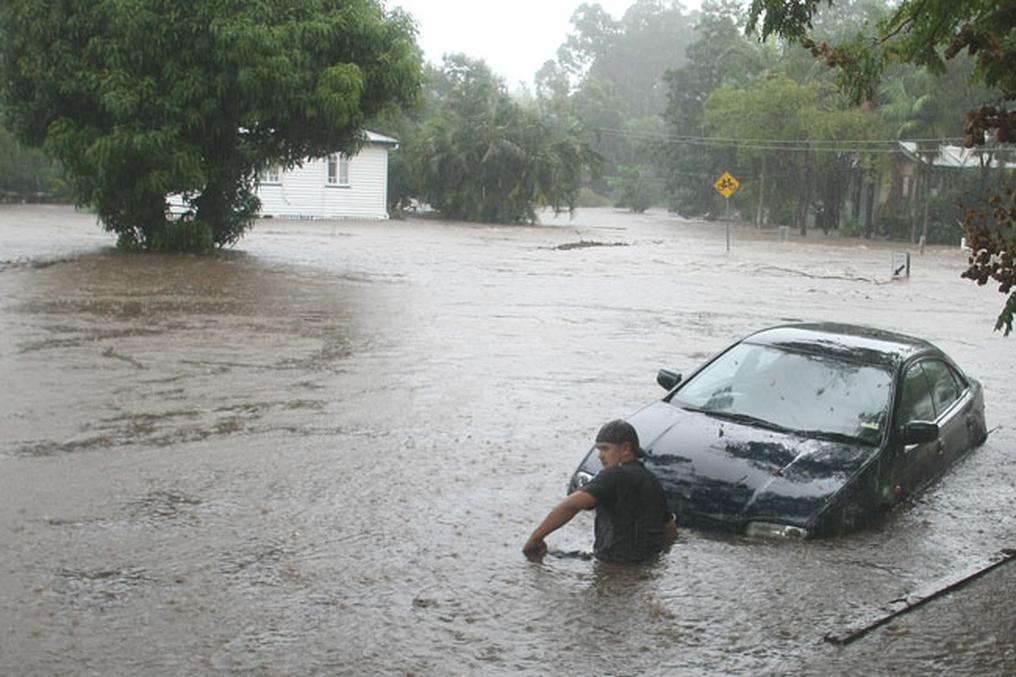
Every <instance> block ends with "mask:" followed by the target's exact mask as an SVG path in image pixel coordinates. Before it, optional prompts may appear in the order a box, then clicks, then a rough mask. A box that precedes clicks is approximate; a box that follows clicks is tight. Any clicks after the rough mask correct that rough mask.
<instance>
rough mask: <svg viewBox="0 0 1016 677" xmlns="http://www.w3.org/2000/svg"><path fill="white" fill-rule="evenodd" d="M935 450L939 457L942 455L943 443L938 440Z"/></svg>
mask: <svg viewBox="0 0 1016 677" xmlns="http://www.w3.org/2000/svg"><path fill="white" fill-rule="evenodd" d="M935 448H936V449H938V453H939V455H942V454H944V453H945V442H943V441H942V440H939V441H938V444H936V445H935Z"/></svg>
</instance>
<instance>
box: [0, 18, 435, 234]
mask: <svg viewBox="0 0 1016 677" xmlns="http://www.w3.org/2000/svg"><path fill="white" fill-rule="evenodd" d="M419 80H420V65H419V58H418V51H417V49H416V48H415V43H414V28H413V25H412V22H411V19H410V18H409V17H408V16H407V15H405V14H402V13H397V12H396V13H392V12H388V11H386V10H385V9H384V6H383V5H382V3H381V2H380V1H379V0H272V2H249V1H248V0H187V1H184V0H101V1H97V2H77V1H71V2H60V3H55V2H39V0H4V2H3V3H2V4H0V87H2V91H0V95H2V100H3V105H4V109H5V113H6V120H7V122H8V123H9V124H10V126H11V127H12V129H13V131H14V132H15V134H16V135H17V137H18V138H19V139H20V140H22V141H23V142H26V143H30V144H34V145H41V146H42V147H43V148H44V149H45V150H46V151H47V152H48V153H49V154H50V155H52V156H53V157H55V158H57V159H59V160H60V161H61V163H62V164H63V166H64V167H65V168H66V169H67V170H68V173H69V175H70V177H71V179H72V181H73V187H74V190H75V193H76V196H77V198H78V200H80V201H81V202H84V203H89V204H92V205H94V207H95V208H96V209H97V211H98V214H99V217H100V219H101V221H102V223H103V224H104V225H105V227H106V228H108V229H109V230H112V231H115V232H116V233H117V234H118V235H119V242H120V244H122V245H124V246H128V247H137V248H150V249H176V248H190V249H205V248H208V247H210V246H212V245H218V246H222V245H226V244H231V243H233V242H235V241H236V240H237V239H238V238H239V237H240V236H241V235H242V233H243V232H244V230H245V229H246V228H247V227H248V226H249V225H250V223H251V221H252V219H253V217H254V215H255V214H256V211H257V208H258V202H257V199H256V197H255V195H254V192H253V190H254V186H255V182H256V180H257V179H256V177H257V174H258V172H259V171H262V170H264V169H266V168H268V167H271V166H279V165H282V166H286V167H291V166H294V165H296V164H299V163H300V162H301V161H302V160H303V159H304V158H307V157H313V156H321V155H324V154H327V153H331V152H335V151H343V152H346V153H352V152H355V151H356V150H357V148H358V146H359V145H360V143H361V142H362V137H361V133H362V129H363V127H364V125H365V124H366V123H367V122H368V120H370V119H371V118H372V117H373V116H375V115H377V114H379V113H380V112H382V111H383V110H384V109H385V108H386V107H388V106H392V105H397V104H403V103H406V102H409V101H411V100H413V98H414V97H415V96H416V93H417V90H418V86H419ZM176 193H179V194H183V195H184V196H185V198H186V199H187V200H188V201H189V202H190V204H191V206H192V208H193V220H191V221H189V222H186V223H184V222H180V223H173V222H169V221H167V219H166V217H165V212H166V196H167V195H168V194H176Z"/></svg>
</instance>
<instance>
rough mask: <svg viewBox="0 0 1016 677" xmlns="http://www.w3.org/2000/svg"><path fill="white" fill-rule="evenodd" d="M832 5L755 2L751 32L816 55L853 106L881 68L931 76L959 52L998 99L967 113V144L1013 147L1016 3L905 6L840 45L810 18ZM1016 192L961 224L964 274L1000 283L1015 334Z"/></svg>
mask: <svg viewBox="0 0 1016 677" xmlns="http://www.w3.org/2000/svg"><path fill="white" fill-rule="evenodd" d="M823 4H826V5H831V4H834V2H833V0H792V1H787V0H752V3H751V7H750V9H749V22H748V27H749V29H755V28H759V29H760V31H761V35H762V37H763V38H765V37H767V36H769V35H780V36H783V37H785V38H787V39H790V40H793V41H796V42H799V43H800V44H802V45H803V46H804V47H806V48H808V49H810V50H811V52H812V54H813V55H814V56H816V57H822V58H824V59H825V61H826V63H827V64H828V65H829V66H830V67H833V68H836V69H838V72H839V73H840V84H841V86H842V87H843V88H844V89H845V90H846V91H848V92H849V93H850V94H851V95H852V97H853V98H854V99H855V100H858V101H861V100H870V99H872V98H874V95H875V92H876V90H877V87H878V83H879V81H880V77H881V76H882V74H883V72H884V71H885V69H886V68H887V67H889V66H891V65H892V64H898V63H907V64H915V65H918V66H923V67H925V68H927V69H928V70H929V71H930V72H932V73H936V74H940V73H944V72H945V71H946V63H947V61H948V60H950V59H954V58H955V57H956V56H957V55H959V54H961V53H966V54H968V55H969V56H970V57H971V58H972V59H973V61H974V67H973V69H972V72H971V75H970V79H971V80H972V81H973V82H975V83H978V84H983V85H986V86H988V87H991V88H996V89H997V90H998V91H999V92H1000V100H999V101H997V102H996V103H995V104H994V105H984V106H980V107H977V108H975V109H973V110H969V111H968V112H967V114H966V122H965V132H966V137H965V142H966V145H967V146H977V145H983V144H985V143H986V142H987V141H988V140H989V139H990V138H991V136H994V138H995V140H997V141H998V142H1000V143H1012V142H1013V141H1016V138H1014V130H1016V110H1012V108H1011V102H1012V101H1013V100H1016V40H1014V38H1013V36H1014V30H1016V0H968V1H966V2H955V0H902V2H900V3H899V4H898V5H897V6H896V8H895V10H894V11H893V12H891V13H890V14H889V15H888V16H887V17H886V18H884V19H883V20H881V21H879V22H878V24H877V26H876V31H875V33H874V35H864V34H863V33H862V34H859V35H857V36H856V37H854V38H853V39H852V40H849V41H845V42H843V43H841V44H830V43H829V42H826V41H821V40H815V39H814V38H813V36H812V35H811V29H812V27H813V18H814V16H815V14H816V12H817V11H818V9H819V7H820V6H821V5H823ZM1014 217H1016V189H1013V188H1008V189H1007V190H1005V191H1003V192H1002V193H1001V194H997V195H995V196H993V197H991V198H989V200H988V202H987V204H981V205H973V206H972V207H971V208H970V210H969V212H968V214H967V218H966V220H965V222H964V228H965V229H966V231H967V233H968V236H969V243H970V245H971V246H972V247H973V248H974V253H973V254H972V255H971V257H970V261H969V267H968V269H967V270H966V271H965V272H964V273H963V276H964V277H966V278H969V279H972V280H974V281H976V282H977V283H978V284H982V285H983V284H987V282H988V281H989V280H994V281H995V282H996V283H998V290H999V291H1000V292H1001V293H1003V294H1007V295H1008V297H1007V300H1006V303H1005V306H1004V308H1003V311H1002V313H1001V315H999V318H998V322H997V324H996V329H1004V331H1005V334H1006V335H1008V334H1009V333H1010V332H1011V331H1012V326H1013V318H1014V316H1016V291H1013V290H1012V287H1013V285H1014V284H1016V273H1014V268H1013V265H1012V254H1013V252H1014V251H1016V228H1014V227H1013V226H1014Z"/></svg>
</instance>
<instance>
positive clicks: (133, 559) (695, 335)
mask: <svg viewBox="0 0 1016 677" xmlns="http://www.w3.org/2000/svg"><path fill="white" fill-rule="evenodd" d="M109 245H110V239H109V238H108V236H106V235H104V234H102V233H101V232H100V231H99V229H98V228H97V227H96V226H95V225H94V218H93V217H91V216H89V215H85V214H79V213H75V212H74V211H73V210H70V209H66V208H52V207H49V208H45V207H42V208H40V207H35V208H25V207H4V208H2V209H0V381H2V383H3V388H2V389H0V427H2V431H3V434H2V436H0V538H2V542H3V543H4V547H3V548H0V574H2V575H0V628H2V632H0V674H5V675H6V674H10V675H18V674H26V675H29V674H31V675H34V674H102V675H121V674H122V675H134V674H167V675H190V674H205V673H216V674H233V673H235V674H251V673H253V674H271V675H291V674H294V675H295V674H300V675H302V674H351V675H362V674H404V675H410V674H411V675H449V674H533V675H539V674H555V673H559V674H564V673H568V674H581V673H589V674H616V675H636V674H701V673H734V674H746V673H788V672H789V673H804V674H857V673H859V672H874V673H887V672H890V671H893V672H899V673H903V674H924V673H927V672H929V671H934V672H950V671H951V672H955V673H962V674H975V673H976V674H985V673H996V674H1001V673H1006V672H1009V673H1011V672H1013V671H1014V670H1016V612H1014V611H1013V608H1012V605H1011V604H1010V600H1011V599H1013V597H1014V596H1016V567H1012V566H1004V567H1001V568H1000V569H998V570H997V571H996V572H994V573H992V574H989V575H988V576H985V577H984V578H982V579H979V580H978V581H976V582H975V583H973V584H971V585H970V586H969V587H967V588H964V589H963V590H961V591H959V592H957V593H954V594H951V595H949V596H947V597H944V598H942V599H939V600H936V601H934V602H932V603H931V604H929V605H927V606H925V607H923V608H922V609H920V610H917V611H915V612H913V613H911V614H909V615H907V616H905V617H902V618H901V619H899V620H897V621H895V622H893V623H891V624H889V625H887V626H885V627H883V628H880V629H879V630H876V631H875V632H873V633H872V634H870V635H868V636H867V637H865V638H864V639H862V640H860V641H858V642H856V643H854V644H852V645H850V646H847V647H843V648H839V647H836V646H833V645H830V644H828V643H826V642H824V641H823V637H824V636H825V635H826V634H827V633H838V632H842V631H843V630H844V628H848V627H851V626H853V625H856V624H857V623H858V622H859V621H860V620H863V619H865V618H869V617H872V616H873V615H875V614H877V613H878V612H879V610H880V609H886V608H892V607H893V601H894V600H899V599H901V598H903V597H906V596H907V595H912V594H914V593H915V591H921V590H929V589H933V588H934V587H935V586H936V585H938V584H940V583H943V582H949V581H950V580H951V579H952V578H954V577H955V576H956V574H957V572H961V571H964V570H967V569H970V568H971V567H974V566H977V565H978V564H981V563H986V562H987V561H989V560H990V558H991V557H992V556H993V555H995V554H997V553H998V552H999V551H1001V550H1002V549H1003V548H1011V547H1016V533H1014V532H1016V529H1014V526H1013V525H1014V521H1013V518H1012V506H1013V505H1014V504H1016V488H1014V487H1016V481H1014V480H1016V471H1014V469H1013V467H1014V466H1013V460H1014V452H1013V449H1014V444H1013V443H1014V441H1016V435H1014V433H1013V430H1012V426H1013V414H1012V409H1011V401H1012V400H1013V398H1014V396H1016V386H1014V380H1013V372H1012V369H1013V366H1012V365H1013V361H1012V355H1013V351H1014V345H1016V344H1014V343H1013V341H1016V338H1011V339H1004V338H1002V336H1001V335H999V334H996V333H993V332H992V331H991V329H992V326H993V323H994V317H995V314H996V312H997V310H998V309H999V307H1000V305H1001V301H1002V296H1001V295H1000V294H997V293H995V292H994V291H991V290H990V289H981V288H978V287H976V286H975V285H973V284H970V283H968V282H965V281H961V280H960V279H959V272H960V271H961V270H962V268H963V263H964V260H965V259H964V256H963V254H962V253H961V252H960V251H959V250H958V249H952V248H930V249H929V250H928V251H927V252H926V253H925V254H924V255H923V256H918V255H917V254H916V252H915V257H914V263H913V276H912V277H911V279H910V280H908V281H903V282H890V281H889V280H888V278H889V274H890V258H891V252H892V251H893V247H892V246H890V245H885V244H878V243H860V242H857V241H836V240H832V241H830V240H810V241H804V240H800V239H797V240H793V241H791V242H784V243H780V242H777V241H776V238H775V236H774V235H773V234H772V233H753V232H752V231H750V230H743V229H735V234H734V244H733V250H732V251H731V252H730V253H729V254H728V253H727V252H725V250H724V236H723V228H722V226H718V225H709V224H703V223H696V222H691V221H685V220H682V219H679V218H677V217H673V216H670V215H666V214H662V213H659V214H648V215H640V216H634V215H629V214H625V213H621V212H614V211H611V210H590V211H586V212H579V213H578V214H577V215H576V217H575V218H574V219H572V220H569V219H567V218H566V217H561V218H558V219H554V218H553V217H549V216H548V217H547V218H545V224H544V225H543V226H540V227H492V226H477V225H465V224H448V223H441V222H435V221H425V220H410V221H406V222H391V223H360V222H289V221H264V222H261V223H259V224H258V226H257V228H256V229H255V230H254V231H253V233H252V234H251V235H250V236H249V237H248V238H246V239H245V240H244V241H243V242H242V243H241V244H240V246H239V247H238V248H237V250H236V251H229V252H224V253H222V254H221V255H218V256H215V257H210V258H195V257H189V256H141V255H125V254H120V253H117V252H115V251H112V250H111V249H110V247H109ZM592 245H618V246H592ZM795 320H803V321H811V320H836V321H849V322H856V323H861V324H868V325H875V326H879V327H883V328H887V329H893V330H900V331H904V332H907V333H913V334H917V335H921V336H924V337H927V338H929V339H930V340H932V341H933V342H935V343H937V344H938V345H939V346H941V347H942V348H944V349H945V350H946V351H947V352H949V353H950V354H951V355H952V356H953V357H954V358H955V359H956V360H957V361H958V362H959V363H960V364H961V365H962V366H963V367H964V368H965V369H966V370H967V371H968V372H969V373H970V374H972V375H973V376H975V377H977V378H979V379H980V380H982V382H983V383H984V385H985V389H986V393H987V402H988V416H989V426H992V427H997V429H996V430H995V431H994V432H993V433H992V435H991V437H990V439H989V441H988V443H987V444H986V445H985V446H983V447H982V448H980V449H979V450H977V451H976V452H975V453H974V454H972V455H971V456H969V457H968V458H967V459H966V460H965V461H964V462H963V463H962V464H961V465H960V466H959V467H957V468H956V469H955V470H954V471H953V472H951V473H950V474H949V475H947V476H946V477H945V478H944V479H943V480H942V481H941V482H939V483H938V484H937V485H935V486H934V488H933V489H932V490H931V491H929V492H927V493H926V494H924V495H923V496H922V497H921V498H919V499H918V500H916V501H915V502H913V503H911V504H909V505H906V506H903V507H902V509H900V510H897V511H895V512H894V513H892V514H890V515H889V516H888V517H887V518H886V519H884V520H883V521H882V522H881V523H879V524H878V525H877V526H876V527H875V528H873V529H870V530H868V531H865V532H863V533H860V534H856V535H853V536H849V537H846V538H841V539H835V540H827V541H816V542H809V543H804V544H796V543H788V544H774V543H767V542H758V541H749V540H745V539H740V538H731V537H717V536H713V535H709V534H702V533H696V532H691V531H685V532H683V533H682V535H681V538H680V540H679V542H678V543H677V544H676V546H675V547H674V548H673V549H672V550H671V551H670V552H669V553H668V554H667V555H666V556H665V557H664V558H663V559H662V560H661V561H660V562H659V563H657V564H655V565H653V566H650V567H646V568H641V569H639V568H636V569H618V568H611V567H607V566H603V565H598V564H596V563H594V562H591V561H588V560H585V559H580V558H567V557H549V558H547V560H546V561H545V562H544V563H543V564H532V563H529V562H527V561H526V560H525V559H524V558H523V557H522V556H521V555H520V553H519V549H520V547H521V545H522V543H523V541H524V540H525V537H526V536H527V535H528V533H529V532H530V531H531V529H532V528H533V526H534V525H535V524H536V523H537V522H538V521H539V520H540V519H541V518H542V517H543V515H544V514H545V513H546V511H547V510H548V509H549V508H550V507H551V506H552V505H553V504H554V502H556V501H557V500H558V499H559V498H560V497H561V496H562V494H563V490H564V485H565V482H566V480H567V478H568V476H569V474H570V473H571V471H572V470H573V468H574V466H575V464H576V463H577V461H578V460H579V458H580V457H581V456H582V454H583V453H584V452H585V450H586V449H587V448H588V445H589V443H590V436H591V435H592V433H593V431H595V429H596V428H597V427H598V425H599V424H600V423H602V422H603V421H604V420H606V419H608V418H613V417H616V416H620V415H624V414H627V413H630V412H632V411H634V410H635V409H637V408H639V407H641V406H643V405H644V404H646V403H648V402H650V401H651V400H652V399H653V398H656V397H658V396H660V395H661V394H662V391H660V390H659V389H658V387H657V386H656V385H655V383H654V377H655V373H656V369H657V368H659V367H664V366H665V367H670V368H675V369H677V370H678V371H687V370H689V369H691V368H692V367H694V366H695V365H697V364H699V363H701V362H702V361H703V360H704V359H705V358H706V357H708V356H709V355H711V354H713V353H714V352H715V351H717V350H719V349H721V348H722V347H724V346H725V345H727V344H728V343H729V342H731V341H732V340H734V339H736V338H739V337H740V336H742V335H744V334H746V333H748V332H750V331H753V330H755V329H757V328H760V327H762V326H766V325H771V324H776V323H779V322H783V321H795ZM549 540H550V542H551V545H552V547H555V548H558V549H560V550H583V549H585V550H588V548H589V546H590V540H591V517H590V516H588V515H581V516H579V517H578V518H576V520H575V521H574V522H573V523H572V524H571V525H569V526H568V527H566V528H565V529H563V530H562V531H560V532H558V533H556V534H554V535H553V536H552V537H551V538H550V539H549ZM897 604H898V603H897Z"/></svg>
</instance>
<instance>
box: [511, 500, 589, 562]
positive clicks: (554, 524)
mask: <svg viewBox="0 0 1016 677" xmlns="http://www.w3.org/2000/svg"><path fill="white" fill-rule="evenodd" d="M595 507H596V497H595V496H593V495H592V494H589V493H586V492H585V491H582V490H579V491H576V492H574V493H572V494H571V495H570V496H569V497H568V498H566V499H564V500H563V501H561V502H560V503H558V504H557V505H556V506H554V508H553V509H552V510H551V511H550V512H549V513H547V516H546V517H545V518H544V519H543V521H542V522H540V526H538V527H536V529H535V530H534V531H533V533H532V535H531V536H530V537H529V540H528V541H526V544H525V545H524V546H523V547H522V553H523V554H524V555H525V556H526V557H528V558H530V559H539V558H541V557H543V556H544V555H546V554H547V544H546V543H544V542H543V539H544V538H546V537H547V536H548V535H549V534H551V533H553V532H554V531H557V530H558V529H560V528H561V527H563V526H564V525H565V524H568V522H570V521H571V519H572V518H573V517H575V515H577V514H578V513H579V511H580V510H589V509H590V508H595Z"/></svg>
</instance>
